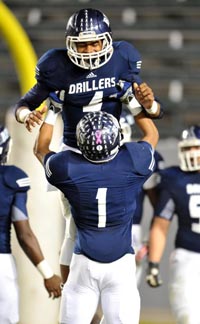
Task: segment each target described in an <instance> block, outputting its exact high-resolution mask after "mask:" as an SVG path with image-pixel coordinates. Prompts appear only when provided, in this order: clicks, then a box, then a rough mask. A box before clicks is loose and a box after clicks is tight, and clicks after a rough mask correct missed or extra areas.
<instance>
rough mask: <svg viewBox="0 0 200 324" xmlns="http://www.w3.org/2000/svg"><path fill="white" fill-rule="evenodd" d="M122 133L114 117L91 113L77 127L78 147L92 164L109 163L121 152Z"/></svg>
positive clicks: (104, 113) (102, 113)
mask: <svg viewBox="0 0 200 324" xmlns="http://www.w3.org/2000/svg"><path fill="white" fill-rule="evenodd" d="M120 131H121V130H120V126H119V123H118V121H117V119H116V118H115V117H114V116H112V115H110V114H108V113H106V112H102V111H97V112H90V113H88V114H87V115H85V116H84V117H83V118H82V119H81V120H80V122H79V123H78V125H77V128H76V137H77V145H78V147H79V149H80V151H81V152H82V154H83V156H84V157H85V158H86V159H87V160H89V161H90V162H93V163H102V162H108V161H110V160H112V159H113V158H114V157H115V156H116V154H117V153H118V151H119V146H120Z"/></svg>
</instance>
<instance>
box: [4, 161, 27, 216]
mask: <svg viewBox="0 0 200 324" xmlns="http://www.w3.org/2000/svg"><path fill="white" fill-rule="evenodd" d="M4 184H5V185H6V186H7V187H8V188H10V189H12V190H13V191H14V195H13V197H14V198H13V203H12V210H11V219H12V221H13V222H15V221H20V220H26V219H27V218H28V213H27V207H26V203H27V192H28V190H29V189H30V179H29V177H28V176H27V174H26V173H25V172H24V171H23V170H21V169H20V168H18V167H15V166H8V167H7V169H6V171H5V173H4Z"/></svg>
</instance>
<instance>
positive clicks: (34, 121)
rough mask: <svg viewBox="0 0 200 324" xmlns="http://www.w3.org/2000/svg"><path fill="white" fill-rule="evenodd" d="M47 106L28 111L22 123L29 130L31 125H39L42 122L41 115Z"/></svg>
mask: <svg viewBox="0 0 200 324" xmlns="http://www.w3.org/2000/svg"><path fill="white" fill-rule="evenodd" d="M47 109H48V108H47V106H44V107H43V108H42V109H40V110H33V111H32V112H30V114H28V115H27V117H26V118H25V120H24V125H25V126H26V128H27V129H28V131H29V132H31V131H32V129H33V127H35V126H36V125H41V124H42V122H43V115H44V114H45V113H46V111H47Z"/></svg>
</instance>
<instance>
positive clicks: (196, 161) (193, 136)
mask: <svg viewBox="0 0 200 324" xmlns="http://www.w3.org/2000/svg"><path fill="white" fill-rule="evenodd" d="M178 157H179V160H180V168H181V170H183V171H200V126H197V125H194V126H190V127H189V128H187V129H185V130H184V131H183V132H182V135H181V141H180V142H179V143H178Z"/></svg>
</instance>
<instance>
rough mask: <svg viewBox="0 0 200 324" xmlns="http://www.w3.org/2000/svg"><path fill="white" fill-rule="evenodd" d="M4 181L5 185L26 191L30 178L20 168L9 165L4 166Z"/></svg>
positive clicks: (28, 187)
mask: <svg viewBox="0 0 200 324" xmlns="http://www.w3.org/2000/svg"><path fill="white" fill-rule="evenodd" d="M3 179H4V183H5V185H6V186H7V187H9V188H12V189H15V190H17V191H28V190H29V189H30V179H29V177H28V176H27V174H26V173H25V172H24V171H22V170H21V169H20V168H18V167H16V166H14V165H9V166H5V172H4V177H3Z"/></svg>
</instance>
